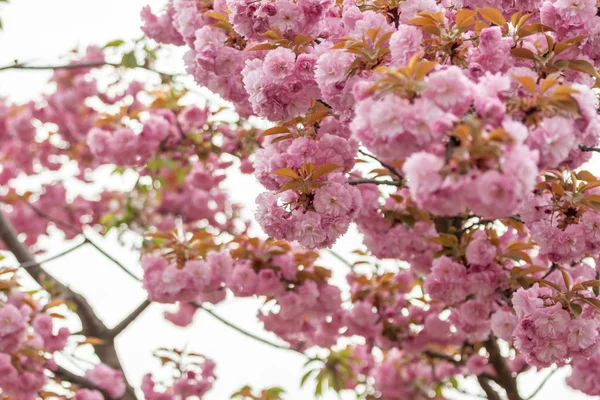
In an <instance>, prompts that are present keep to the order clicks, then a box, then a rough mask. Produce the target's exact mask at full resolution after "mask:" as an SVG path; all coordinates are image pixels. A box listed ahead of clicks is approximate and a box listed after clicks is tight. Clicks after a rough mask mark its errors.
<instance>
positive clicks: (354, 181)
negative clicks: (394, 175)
mask: <svg viewBox="0 0 600 400" xmlns="http://www.w3.org/2000/svg"><path fill="white" fill-rule="evenodd" d="M366 183H371V184H373V185H390V186H397V187H402V186H404V184H403V183H402V182H400V181H382V180H378V179H352V180H349V181H348V184H349V185H352V186H356V185H362V184H366Z"/></svg>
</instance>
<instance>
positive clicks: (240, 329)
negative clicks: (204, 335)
mask: <svg viewBox="0 0 600 400" xmlns="http://www.w3.org/2000/svg"><path fill="white" fill-rule="evenodd" d="M191 304H192V305H194V306H195V307H197V308H199V309H201V310H204V311H206V312H207V313H208V314H209V315H210V316H212V317H213V318H215V319H216V320H218V321H220V322H222V323H223V324H225V325H227V326H228V327H230V328H232V329H233V330H236V331H238V332H239V333H241V334H242V335H244V336H247V337H249V338H252V339H254V340H257V341H259V342H261V343H263V344H266V345H268V346H271V347H274V348H276V349H280V350H288V351H293V352H294V353H298V354H302V355H303V356H305V357H308V356H307V355H306V354H304V353H303V352H301V351H300V350H298V349H295V348H293V347H288V346H285V345H281V344H277V343H274V342H271V341H269V340H267V339H263V338H261V337H260V336H257V335H255V334H253V333H250V332H248V331H247V330H245V329H243V328H240V327H239V326H237V325H235V324H233V323H231V322H229V321H227V320H226V319H224V318H223V317H221V316H220V315H219V314H217V313H215V312H214V311H212V310H210V309H208V308H206V307H204V306H203V305H202V304H198V303H191Z"/></svg>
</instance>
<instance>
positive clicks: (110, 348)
mask: <svg viewBox="0 0 600 400" xmlns="http://www.w3.org/2000/svg"><path fill="white" fill-rule="evenodd" d="M0 239H2V242H3V243H4V244H5V246H6V248H7V249H8V250H9V251H10V252H12V253H13V255H14V256H15V258H16V259H17V261H18V262H19V263H21V264H28V265H30V266H29V267H28V268H26V269H25V270H26V271H27V273H28V274H29V275H30V276H31V277H32V278H33V279H34V280H35V281H36V282H37V283H38V284H39V285H40V286H41V287H42V288H44V287H45V286H46V283H47V282H50V283H51V284H52V286H53V287H54V288H55V289H56V290H58V291H59V292H61V293H62V294H63V296H64V298H65V299H66V300H69V301H72V302H73V303H74V304H75V305H76V306H77V308H76V311H75V313H76V314H77V316H78V317H79V319H80V320H81V330H82V334H84V335H86V336H93V337H102V336H103V335H105V333H106V332H107V331H108V329H107V328H106V325H104V323H103V322H102V320H100V318H98V316H97V315H96V313H95V312H94V309H93V308H92V307H91V306H90V304H89V303H88V302H87V300H86V299H85V298H84V297H83V296H82V295H80V294H78V293H76V292H75V291H73V290H72V289H70V288H69V287H67V286H66V285H64V284H63V283H62V282H60V281H59V280H58V279H56V278H55V277H53V276H52V275H51V274H49V273H48V272H47V271H45V270H44V269H43V268H42V266H41V265H40V264H39V263H38V262H36V261H35V259H34V257H33V255H32V254H31V252H30V251H29V249H28V248H27V247H26V246H25V245H24V244H23V243H21V242H20V241H19V239H18V234H17V232H16V231H15V228H14V227H13V226H12V224H11V223H10V221H9V220H8V218H6V216H5V215H4V213H3V212H2V211H1V210H0ZM94 349H95V351H96V354H97V355H98V358H99V359H100V360H101V361H102V362H103V363H104V364H106V365H108V366H110V367H112V368H115V369H120V370H122V369H123V368H122V366H121V363H120V361H119V358H118V356H117V353H116V350H115V347H114V344H112V343H103V344H98V345H94ZM125 382H126V383H127V380H126V381H125ZM127 387H128V390H127V393H126V394H125V396H123V399H125V400H134V399H136V396H135V393H134V392H133V389H132V388H131V386H129V384H128V383H127Z"/></svg>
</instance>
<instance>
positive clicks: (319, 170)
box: [312, 164, 342, 179]
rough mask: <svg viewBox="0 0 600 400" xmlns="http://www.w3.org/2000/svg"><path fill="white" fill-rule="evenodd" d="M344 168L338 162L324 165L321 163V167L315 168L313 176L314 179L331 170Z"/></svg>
mask: <svg viewBox="0 0 600 400" xmlns="http://www.w3.org/2000/svg"><path fill="white" fill-rule="evenodd" d="M340 168H342V167H341V166H339V165H337V164H323V165H319V167H318V168H317V169H315V171H314V172H313V174H312V178H313V179H319V178H321V177H322V176H325V175H327V174H328V173H330V172H333V171H335V170H336V169H340Z"/></svg>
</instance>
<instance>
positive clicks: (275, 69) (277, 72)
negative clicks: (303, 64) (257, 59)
mask: <svg viewBox="0 0 600 400" xmlns="http://www.w3.org/2000/svg"><path fill="white" fill-rule="evenodd" d="M295 67H296V55H295V54H294V52H292V51H291V50H290V49H286V48H285V47H278V48H276V49H275V50H271V51H269V53H268V54H267V56H266V57H265V61H264V67H263V68H264V70H265V72H266V73H267V74H268V76H269V77H270V78H271V79H275V80H279V81H281V80H283V79H285V78H286V77H288V76H289V75H291V74H292V72H294V69H295Z"/></svg>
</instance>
